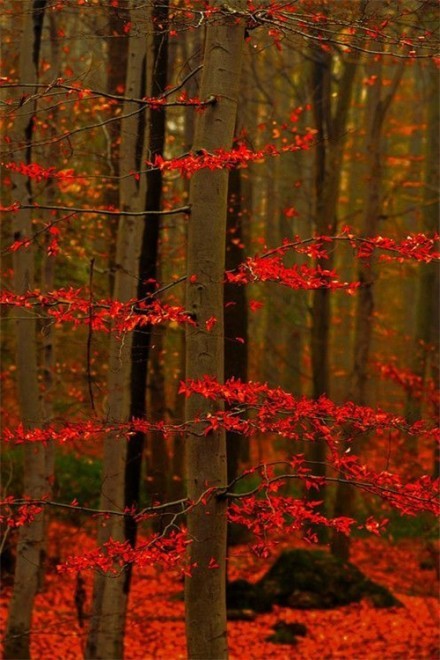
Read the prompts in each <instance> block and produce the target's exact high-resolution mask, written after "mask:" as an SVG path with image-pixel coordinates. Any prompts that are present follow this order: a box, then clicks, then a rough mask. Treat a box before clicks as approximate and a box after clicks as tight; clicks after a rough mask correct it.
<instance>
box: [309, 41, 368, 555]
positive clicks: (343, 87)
mask: <svg viewBox="0 0 440 660" xmlns="http://www.w3.org/2000/svg"><path fill="white" fill-rule="evenodd" d="M314 57H315V61H314V63H313V64H312V76H311V85H312V102H313V111H314V115H315V126H316V128H317V131H318V133H317V140H318V144H317V146H316V160H315V228H316V232H317V234H330V235H332V234H334V233H335V232H336V229H337V218H336V212H337V206H338V197H339V188H340V179H341V166H342V157H343V148H344V143H345V134H346V124H347V117H348V111H349V107H350V101H351V95H352V88H353V82H354V77H355V73H356V69H357V63H358V59H359V54H358V53H351V54H350V55H348V56H346V57H347V59H346V61H345V62H344V69H343V73H342V75H341V78H340V80H339V84H338V95H337V102H336V107H335V108H334V109H333V108H332V87H331V77H332V58H331V55H330V54H329V53H326V52H322V51H320V50H317V49H315V52H314ZM348 58H350V59H348ZM315 265H316V266H317V267H321V268H328V269H331V268H332V267H333V258H332V253H331V252H330V258H329V259H317V260H316V264H315ZM329 335H330V291H329V290H328V289H318V290H317V291H314V292H313V303H312V327H311V359H312V383H313V385H312V395H313V397H314V398H316V399H318V398H319V397H320V396H322V395H327V396H329V395H330V379H329V354H328V353H329ZM308 458H309V460H311V461H313V465H312V468H313V473H314V474H315V475H317V476H325V473H326V470H325V458H326V445H325V442H324V441H323V440H319V439H318V440H317V441H315V442H314V443H312V444H311V445H310V448H309V452H308ZM310 498H311V499H315V500H322V499H324V498H325V494H324V489H322V488H321V489H320V490H319V491H315V490H313V491H311V492H310ZM323 508H324V507H323ZM314 531H315V533H316V534H317V535H318V538H319V540H320V541H321V542H324V541H325V540H326V534H325V530H323V529H321V528H320V529H315V530H314Z"/></svg>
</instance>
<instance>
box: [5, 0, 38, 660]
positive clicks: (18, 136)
mask: <svg viewBox="0 0 440 660" xmlns="http://www.w3.org/2000/svg"><path fill="white" fill-rule="evenodd" d="M45 8H46V2H45V1H42V0H40V1H37V0H35V1H34V2H33V3H32V5H31V6H30V7H29V11H28V12H25V13H24V26H23V35H22V42H21V51H20V62H19V72H20V80H21V81H23V82H26V83H37V82H38V64H39V53H40V43H41V31H42V26H43V19H44V11H45ZM22 93H23V99H25V100H26V99H27V98H29V97H31V98H32V94H34V93H36V89H35V90H32V89H29V88H23V90H22ZM35 112H36V100H34V99H33V100H30V101H28V102H27V103H26V102H25V103H23V105H22V106H21V107H20V108H18V110H17V112H16V116H15V124H14V128H13V132H12V135H11V137H12V143H11V146H12V148H13V149H14V147H18V146H19V145H23V144H27V145H28V146H27V148H26V150H25V154H26V156H25V158H26V161H27V162H30V161H31V142H32V132H33V127H34V116H35ZM12 159H15V160H16V161H17V162H19V161H20V160H22V159H23V152H22V151H13V153H12ZM11 179H12V187H13V194H14V200H16V201H18V202H20V203H22V204H29V203H31V202H32V192H31V186H30V180H28V179H26V178H25V177H24V176H22V175H20V174H15V173H14V172H11ZM13 218H14V219H13V234H14V240H23V239H25V238H30V239H31V238H32V213H31V210H27V209H22V210H19V211H17V213H15V214H14V216H13ZM14 287H15V291H16V293H17V294H23V293H25V292H26V291H28V290H29V289H33V288H34V248H33V245H31V246H30V247H28V248H26V249H20V250H17V251H16V252H15V253H14ZM20 316H21V318H20V319H18V320H17V321H16V346H17V386H18V397H19V405H20V414H21V421H22V423H23V425H24V426H25V427H27V428H33V427H36V426H39V425H40V424H41V422H42V408H41V401H40V393H39V385H38V373H37V340H36V330H37V327H36V321H35V318H34V316H33V312H31V311H30V312H29V316H28V318H26V316H27V313H26V311H25V310H22V311H21V315H20ZM46 476H47V474H46V452H45V448H44V446H43V445H41V444H39V443H37V444H36V445H34V444H29V445H25V447H24V493H25V495H28V496H30V497H33V498H36V499H41V498H42V496H43V495H45V493H46V492H47V490H48V486H49V485H48V482H47V479H46ZM44 532H45V527H44V515H43V513H40V514H39V515H38V516H37V517H36V518H35V519H34V521H33V522H32V523H30V524H29V525H23V527H20V531H19V535H18V545H17V559H16V565H15V578H14V590H13V593H12V599H11V602H10V606H9V619H8V625H7V630H6V638H5V649H4V652H5V657H6V658H11V660H13V659H15V658H19V659H21V660H22V659H24V658H30V648H29V647H30V631H31V623H32V608H33V604H34V598H35V594H36V593H37V589H38V586H39V582H40V580H41V573H40V569H41V566H40V563H41V559H42V552H43V549H44Z"/></svg>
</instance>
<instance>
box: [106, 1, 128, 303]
mask: <svg viewBox="0 0 440 660" xmlns="http://www.w3.org/2000/svg"><path fill="white" fill-rule="evenodd" d="M109 5H110V6H109V7H108V32H109V38H108V39H107V62H108V64H107V91H108V92H110V94H121V93H122V91H123V90H124V88H125V83H126V71H127V55H128V35H127V34H126V33H125V32H124V24H126V23H127V22H128V19H129V9H128V1H127V0H120V1H119V2H118V3H117V6H116V7H113V6H112V3H109ZM106 130H107V132H108V133H107V135H108V137H107V140H108V145H107V149H108V169H109V174H110V175H111V176H115V177H117V176H119V161H120V155H119V147H120V140H121V122H119V121H114V122H110V123H109V124H107V128H106ZM104 202H105V204H107V205H108V206H109V207H112V206H113V207H114V208H118V204H119V187H118V185H117V184H108V185H107V186H106V189H105V199H104ZM107 222H108V226H109V230H110V245H109V288H110V294H112V292H113V288H114V285H115V260H116V243H117V232H118V219H117V217H109V218H108V220H107Z"/></svg>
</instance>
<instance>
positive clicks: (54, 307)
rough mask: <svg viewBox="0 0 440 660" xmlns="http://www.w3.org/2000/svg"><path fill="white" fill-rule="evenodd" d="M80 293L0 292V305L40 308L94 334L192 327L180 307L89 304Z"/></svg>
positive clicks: (142, 303) (110, 302) (70, 290)
mask: <svg viewBox="0 0 440 660" xmlns="http://www.w3.org/2000/svg"><path fill="white" fill-rule="evenodd" d="M84 293H85V292H84V291H82V289H73V288H72V287H69V288H65V289H57V290H56V291H51V292H49V293H45V294H43V293H41V292H40V291H39V290H34V291H27V292H26V293H25V294H22V295H18V294H16V293H13V292H12V291H2V292H0V305H9V306H13V307H22V308H28V309H30V308H32V307H34V306H39V307H43V308H44V309H45V310H46V314H47V315H48V316H49V317H51V318H52V319H54V321H55V322H56V323H57V324H61V323H73V324H74V326H78V325H80V324H81V323H84V324H86V325H90V326H91V328H92V329H93V330H103V331H105V332H109V331H110V329H111V327H112V328H113V329H114V330H115V331H116V332H129V331H131V330H134V328H136V327H138V326H143V325H157V324H158V323H164V322H166V321H175V322H176V323H190V324H191V323H194V321H192V319H191V317H190V315H189V314H188V313H187V312H185V310H184V308H183V307H180V306H177V305H169V304H167V303H163V302H160V301H159V300H151V301H149V302H148V303H147V302H145V301H136V300H131V301H129V302H126V303H123V302H120V301H118V300H111V299H108V300H107V299H105V300H98V301H91V300H90V297H84Z"/></svg>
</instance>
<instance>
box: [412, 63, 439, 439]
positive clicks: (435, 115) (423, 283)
mask: <svg viewBox="0 0 440 660" xmlns="http://www.w3.org/2000/svg"><path fill="white" fill-rule="evenodd" d="M427 86H428V89H429V92H430V98H429V102H428V106H427V107H428V112H427V115H428V117H427V140H426V157H425V189H424V195H423V203H424V206H423V218H424V224H425V228H426V230H427V231H429V232H436V231H438V221H439V217H440V204H439V162H440V141H439V131H438V127H439V75H438V70H437V67H436V65H435V64H434V63H431V64H430V65H429V69H428V76H427ZM438 281H439V268H438V265H437V264H435V263H433V264H426V265H425V264H423V265H421V266H420V278H419V288H418V296H417V306H416V337H415V343H416V346H415V351H414V359H413V361H412V371H413V372H414V373H415V374H416V375H417V376H419V377H420V378H421V379H422V381H423V382H424V381H425V379H426V376H427V373H428V366H429V365H428V362H429V361H428V351H427V350H426V347H427V346H428V345H429V344H432V343H434V344H435V343H437V342H438V338H439V335H438V316H439V301H438V289H439V284H438ZM436 326H437V327H436ZM436 362H437V364H438V356H435V357H434V359H433V360H432V368H433V369H434V370H435V369H436V368H437V367H436ZM437 375H438V374H437ZM421 415H422V400H421V399H420V398H416V397H414V396H413V395H411V394H410V395H409V396H408V401H407V404H406V417H407V419H408V421H410V422H415V421H416V420H418V419H420V418H421ZM413 449H414V450H415V449H416V448H415V447H414V448H413Z"/></svg>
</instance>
